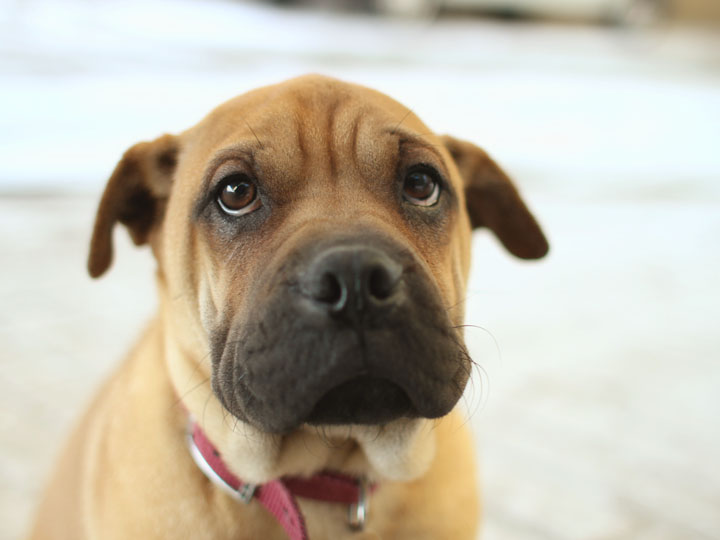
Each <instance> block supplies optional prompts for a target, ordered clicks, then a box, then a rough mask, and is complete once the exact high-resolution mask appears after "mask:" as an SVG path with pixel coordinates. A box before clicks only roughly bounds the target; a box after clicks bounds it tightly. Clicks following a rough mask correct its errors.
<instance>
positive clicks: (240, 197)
mask: <svg viewBox="0 0 720 540" xmlns="http://www.w3.org/2000/svg"><path fill="white" fill-rule="evenodd" d="M217 201H218V204H219V205H220V208H222V210H223V212H225V213H226V214H230V215H231V216H242V215H244V214H249V213H250V212H252V211H253V210H256V209H257V208H259V207H260V199H258V197H257V188H256V187H255V184H254V183H253V181H252V180H250V178H248V177H247V176H246V175H244V174H231V175H230V176H226V177H225V178H224V179H223V181H222V182H221V184H220V191H219V192H218V196H217Z"/></svg>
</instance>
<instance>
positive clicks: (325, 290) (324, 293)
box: [313, 272, 347, 309]
mask: <svg viewBox="0 0 720 540" xmlns="http://www.w3.org/2000/svg"><path fill="white" fill-rule="evenodd" d="M346 296H347V291H346V290H345V288H344V287H343V286H342V283H341V282H340V279H339V278H338V277H337V276H336V275H335V274H333V273H332V272H325V273H324V274H323V275H322V276H321V277H320V279H319V280H318V282H317V285H316V289H315V291H314V294H313V297H314V298H315V300H317V301H318V302H322V303H323V304H329V305H330V306H332V307H334V308H337V309H342V306H343V304H344V303H345V299H346Z"/></svg>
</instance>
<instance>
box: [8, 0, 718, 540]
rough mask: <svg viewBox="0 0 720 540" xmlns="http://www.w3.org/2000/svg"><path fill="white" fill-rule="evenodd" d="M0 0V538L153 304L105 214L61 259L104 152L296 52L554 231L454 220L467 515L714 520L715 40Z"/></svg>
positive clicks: (269, 72) (714, 528) (694, 526)
mask: <svg viewBox="0 0 720 540" xmlns="http://www.w3.org/2000/svg"><path fill="white" fill-rule="evenodd" d="M0 7H2V8H3V10H4V11H3V12H1V13H0V15H1V16H2V18H0V26H1V28H0V30H2V35H3V36H4V37H3V38H1V39H0V70H1V71H0V77H2V79H3V81H2V85H0V98H1V100H0V103H2V105H0V112H1V113H2V114H0V188H1V189H2V192H3V193H5V195H3V196H1V197H0V254H1V255H0V257H1V259H0V260H1V262H2V266H1V270H0V276H1V279H0V302H1V303H2V306H3V309H2V310H0V344H1V346H2V349H1V350H2V353H1V356H0V366H2V375H0V479H2V480H0V539H5V538H8V539H10V538H18V537H19V536H20V535H21V532H22V531H23V530H24V528H25V527H26V524H27V521H28V516H29V514H30V512H31V509H32V507H33V504H34V500H35V498H36V496H37V494H38V491H39V489H40V487H41V485H42V482H43V478H44V477H45V476H46V474H47V472H48V470H49V468H50V467H51V463H52V459H53V456H54V455H55V454H56V453H57V450H58V446H59V445H60V443H61V441H62V440H63V437H64V435H65V434H66V433H67V430H68V429H69V426H70V424H71V423H72V421H73V419H74V418H75V417H76V416H77V414H78V412H79V410H80V409H81V408H82V407H83V406H84V404H85V403H86V402H87V400H88V398H89V396H90V395H91V393H92V392H93V389H94V388H96V387H97V385H98V383H99V381H100V380H101V379H102V377H103V376H105V375H106V374H107V373H108V372H109V371H110V370H111V369H112V367H113V366H114V365H115V364H116V362H117V361H118V360H119V359H120V358H121V357H122V356H123V354H124V351H126V350H127V349H128V348H129V346H130V345H131V343H132V342H133V340H134V339H135V337H136V336H137V334H138V332H139V330H140V329H141V327H142V326H143V324H144V322H145V321H146V320H147V319H148V317H149V316H150V314H151V313H152V310H153V306H154V304H155V297H154V290H153V284H152V277H151V275H152V268H153V263H152V259H151V257H150V255H149V253H147V252H145V251H137V250H134V249H132V248H131V247H129V243H128V242H127V240H126V238H125V235H124V233H121V232H120V231H118V234H117V235H116V238H117V240H118V244H119V247H120V249H119V254H118V257H117V259H116V264H115V266H114V267H113V268H112V271H111V272H110V273H109V274H108V276H106V278H104V279H102V280H100V281H96V282H93V281H91V280H90V278H88V277H86V276H85V274H84V259H85V255H86V243H87V240H88V236H89V230H90V225H91V221H92V216H93V212H94V205H95V203H96V200H97V197H98V195H99V192H100V190H101V189H102V182H103V181H104V179H105V178H106V177H107V175H108V174H109V171H110V170H111V168H112V166H113V165H114V162H115V160H116V159H117V157H118V156H119V155H120V153H121V152H122V150H123V149H124V148H125V147H127V146H128V145H130V144H131V143H133V142H135V141H136V140H139V139H143V138H150V137H153V136H155V135H157V134H158V133H161V132H162V131H166V130H167V131H177V130H180V129H183V128H184V127H187V126H188V125H190V124H192V123H194V122H195V121H196V120H197V119H198V118H199V117H200V116H202V114H204V113H205V112H207V110H208V109H209V108H210V107H212V106H213V105H215V104H216V103H217V102H218V101H220V100H221V99H224V98H227V97H230V96H231V95H233V94H236V93H238V92H241V91H244V90H246V89H249V88H252V87H254V86H257V85H258V84H262V83H269V82H274V81H277V80H280V79H283V78H287V77H289V76H291V75H294V74H298V73H302V72H306V71H320V72H324V73H328V74H332V75H336V76H340V77H343V78H346V79H351V80H354V81H357V82H362V83H364V84H367V85H370V86H374V87H377V88H379V89H381V90H384V91H386V92H388V93H390V94H392V95H394V96H395V97H396V98H398V99H399V100H400V101H402V102H404V103H406V104H408V105H409V106H411V107H413V109H414V110H415V111H416V112H417V113H418V115H419V116H421V117H422V118H423V119H425V120H426V122H427V123H428V124H429V125H430V126H431V127H432V128H433V129H435V130H438V131H447V132H453V133H455V134H457V135H461V136H463V137H466V138H470V139H472V140H474V141H476V142H479V143H481V144H483V145H484V146H485V147H486V148H487V149H488V150H490V151H491V152H492V153H493V154H494V155H496V156H497V157H498V160H499V161H500V162H502V163H503V164H504V165H506V167H507V168H508V170H510V171H511V173H512V174H513V175H514V176H515V177H516V178H517V179H518V182H519V183H520V184H521V185H522V186H523V188H524V192H525V194H526V195H527V198H528V200H529V202H530V204H531V206H532V207H533V209H534V210H535V211H536V213H537V215H538V216H539V217H540V219H541V222H542V223H543V225H544V227H545V228H546V230H547V231H548V235H549V237H550V239H551V242H552V244H553V250H552V253H551V256H550V257H549V258H548V259H547V260H545V261H543V262H541V263H533V264H526V263H519V262H517V261H515V260H512V259H511V258H510V257H508V256H506V255H505V254H504V253H503V252H502V251H501V250H500V249H499V248H498V246H497V244H496V243H495V241H494V240H492V239H491V237H490V236H489V235H487V234H486V233H479V234H478V235H477V236H476V241H475V248H476V251H475V258H474V267H473V274H472V281H471V284H470V294H469V296H468V304H467V306H468V316H467V322H468V323H469V324H473V325H477V326H478V327H480V328H477V329H475V328H470V329H469V330H468V332H467V338H468V341H469V342H470V344H471V348H472V350H473V352H474V354H475V358H476V360H478V362H479V363H480V364H481V365H482V366H483V368H484V369H485V371H486V374H485V375H484V376H483V377H482V378H481V377H476V379H475V380H474V381H473V383H472V384H471V386H470V387H469V389H468V392H467V399H466V403H467V405H466V407H467V408H468V409H469V410H470V411H471V412H472V417H471V425H472V427H473V429H474V431H475V432H476V435H477V439H478V443H479V444H478V447H479V451H478V456H479V458H480V459H481V461H482V466H483V479H482V481H483V485H484V493H485V499H486V521H485V536H484V537H485V538H486V539H488V540H494V539H508V540H525V539H527V540H530V539H532V540H535V539H550V540H556V539H557V540H565V539H567V540H578V539H633V540H635V539H640V540H644V539H653V540H655V539H673V540H674V539H678V540H684V539H718V538H720V467H718V466H717V455H718V454H720V424H719V423H718V420H717V418H718V416H719V415H720V358H719V357H720V354H719V353H718V349H719V348H720V333H719V332H718V322H719V321H720V309H718V306H717V304H718V301H719V300H720V294H719V286H718V274H719V273H720V241H719V240H718V239H719V238H720V150H718V148H720V46H719V45H720V40H718V39H717V38H712V37H711V36H710V35H708V34H705V33H702V32H690V31H685V30H672V31H670V30H662V31H655V32H651V33H646V32H635V31H626V30H617V29H615V30H613V29H605V30H597V29H587V28H586V29H583V28H573V27H552V26H524V25H520V26H505V25H498V24H492V23H487V22H473V21H469V22H468V21H441V22H438V23H434V24H431V23H427V22H425V23H412V24H407V23H400V22H387V21H386V22H378V21H375V20H372V19H363V18H356V19H345V18H342V17H330V16H327V15H322V14H298V13H292V12H290V13H284V12H278V11H274V10H270V9H266V8H262V7H258V6H248V5H232V4H222V3H219V4H215V3H209V2H206V3H204V4H203V5H202V7H200V5H199V4H194V3H190V2H172V3H164V2H160V1H157V0H153V1H152V2H149V1H145V2H142V3H141V2H133V1H129V2H122V3H120V2H112V1H108V2H103V3H97V2H84V1H81V0H76V1H73V2H35V1H26V2H5V3H4V4H2V3H0ZM170 10H173V11H172V13H173V14H174V17H172V18H169V17H167V16H166V15H167V13H168V12H170ZM29 192H34V193H40V194H43V193H46V192H52V193H53V194H54V195H53V196H47V195H45V196H29V195H28V193H29ZM496 343H497V345H496Z"/></svg>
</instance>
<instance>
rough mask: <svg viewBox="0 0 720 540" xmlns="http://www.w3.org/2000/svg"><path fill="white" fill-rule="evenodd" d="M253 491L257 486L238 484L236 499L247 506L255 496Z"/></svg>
mask: <svg viewBox="0 0 720 540" xmlns="http://www.w3.org/2000/svg"><path fill="white" fill-rule="evenodd" d="M255 489H257V484H240V486H239V487H238V489H237V492H236V493H237V498H238V499H239V500H240V502H241V503H244V504H247V503H249V502H250V501H251V500H252V498H253V495H255Z"/></svg>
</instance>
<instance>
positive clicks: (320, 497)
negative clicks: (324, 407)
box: [187, 417, 376, 540]
mask: <svg viewBox="0 0 720 540" xmlns="http://www.w3.org/2000/svg"><path fill="white" fill-rule="evenodd" d="M187 441H188V448H189V450H190V454H191V455H192V457H193V459H194V460H195V463H196V464H197V465H198V467H199V468H200V469H201V470H202V471H203V472H204V473H205V475H206V476H207V477H208V479H209V480H210V481H212V482H213V483H214V484H215V485H217V486H219V487H220V488H221V489H223V490H224V491H226V492H227V493H229V494H230V495H231V496H233V497H234V498H236V499H238V500H239V501H240V502H242V503H244V504H248V503H250V501H251V500H253V499H255V500H257V501H258V502H259V503H260V504H261V505H262V506H263V507H265V509H266V510H268V511H269V512H270V514H272V515H273V516H274V517H275V519H276V520H277V521H278V523H280V525H281V526H282V527H283V529H285V532H286V533H287V535H288V537H289V538H290V539H291V540H307V538H308V534H307V526H306V524H305V518H304V516H303V514H302V512H301V510H300V507H299V505H298V504H297V501H296V500H295V497H302V498H306V499H311V500H315V501H321V502H325V503H335V504H344V505H347V506H348V527H349V528H350V529H353V530H361V529H363V528H364V526H365V521H366V519H367V513H368V507H369V497H370V493H371V492H372V491H373V490H374V489H375V487H376V486H375V485H374V484H369V483H368V482H367V480H366V479H365V478H362V477H361V478H357V477H351V476H348V475H344V474H340V473H334V472H329V471H327V472H321V473H318V474H315V475H313V476H311V477H309V478H303V477H284V478H278V479H276V480H273V481H271V482H267V483H265V484H260V485H257V484H250V483H247V482H244V481H243V480H242V479H240V478H238V477H237V476H235V475H234V474H233V473H232V472H231V471H230V470H229V469H228V468H227V466H226V464H225V462H224V461H223V459H222V456H221V454H220V453H219V452H218V451H217V450H216V449H215V447H214V446H213V445H212V443H211V442H210V441H209V440H208V438H207V436H206V435H205V433H204V432H203V430H202V429H201V428H200V426H199V425H198V424H197V423H196V422H195V421H194V420H193V419H192V417H190V419H189V421H188V429H187Z"/></svg>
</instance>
